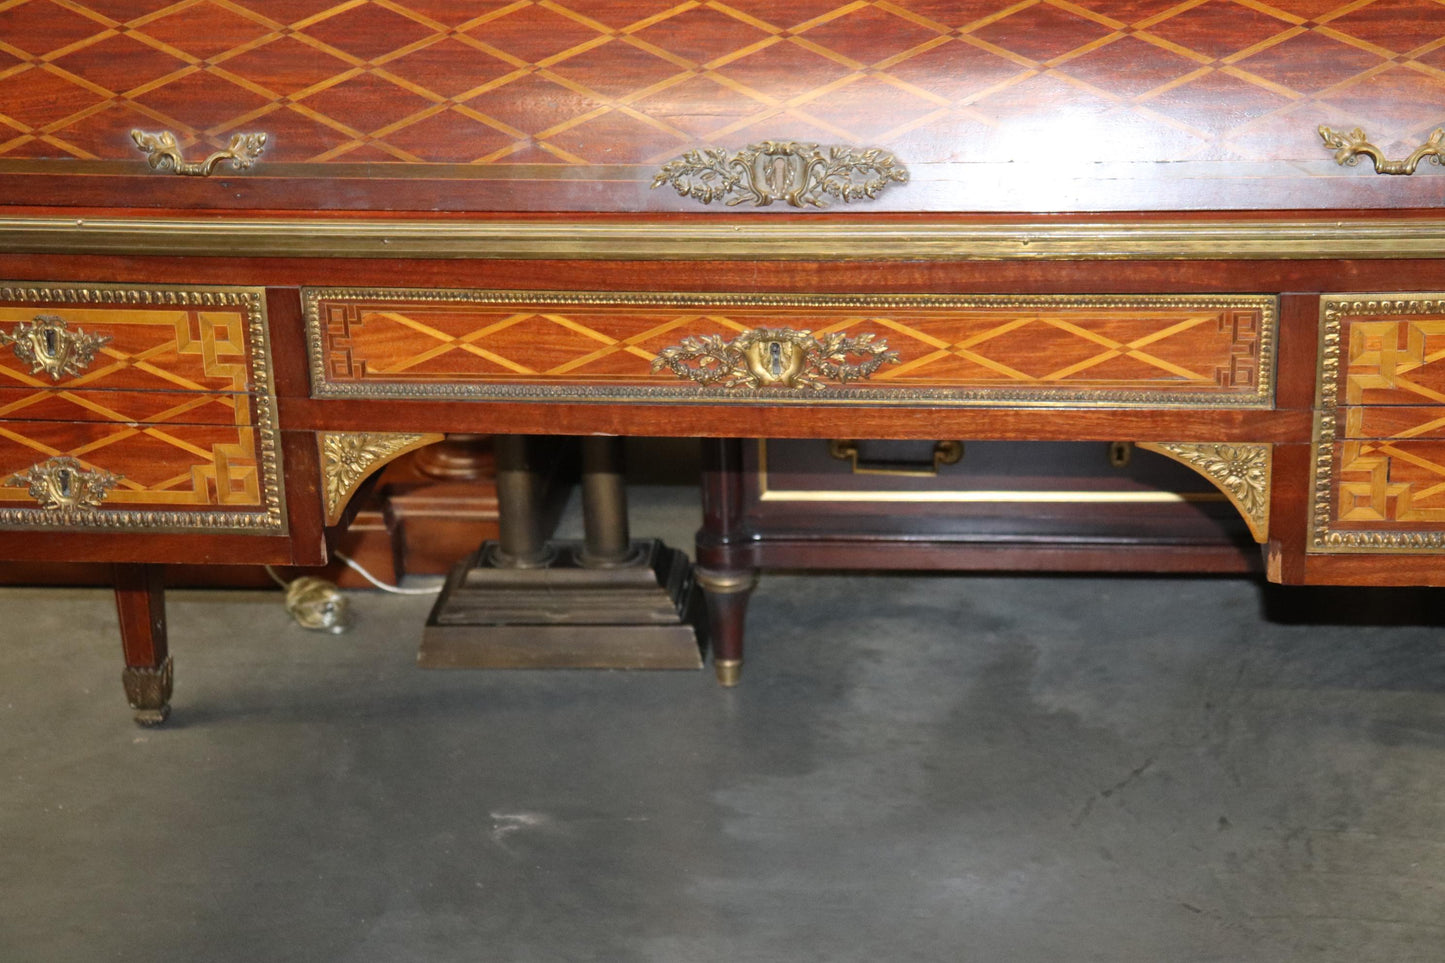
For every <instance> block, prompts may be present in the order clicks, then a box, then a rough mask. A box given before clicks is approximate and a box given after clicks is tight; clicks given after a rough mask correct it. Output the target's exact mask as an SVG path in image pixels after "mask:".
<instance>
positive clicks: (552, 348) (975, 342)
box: [320, 301, 1262, 397]
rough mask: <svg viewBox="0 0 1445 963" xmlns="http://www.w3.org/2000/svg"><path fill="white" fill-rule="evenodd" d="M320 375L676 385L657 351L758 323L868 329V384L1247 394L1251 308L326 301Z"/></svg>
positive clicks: (1253, 331) (1254, 347)
mask: <svg viewBox="0 0 1445 963" xmlns="http://www.w3.org/2000/svg"><path fill="white" fill-rule="evenodd" d="M320 317H322V318H324V319H325V339H324V347H323V358H322V361H323V364H324V368H325V370H326V372H327V375H328V378H329V380H331V381H333V382H346V381H385V382H427V381H453V380H460V381H464V382H465V381H498V382H505V381H518V380H524V381H525V380H530V381H538V382H541V381H555V380H559V379H560V380H565V381H568V382H572V383H578V384H585V383H589V382H593V383H598V384H607V383H616V382H619V381H625V382H656V383H675V378H674V377H673V375H672V374H671V373H670V372H666V371H663V372H656V371H653V370H652V368H651V364H652V362H653V360H655V358H656V357H657V355H658V353H659V352H661V351H662V350H663V349H664V348H667V347H670V346H672V345H675V344H677V343H678V342H680V341H681V340H682V339H683V338H684V337H687V336H698V335H717V336H720V337H722V338H723V340H729V339H731V338H733V337H735V336H736V335H738V334H740V333H742V332H744V331H748V330H752V329H755V328H794V329H801V328H807V329H809V330H812V331H813V332H814V333H815V334H817V335H824V334H829V333H834V332H838V333H846V334H848V335H851V336H857V335H862V334H873V335H875V336H876V337H878V338H881V339H884V340H886V341H887V343H888V347H889V348H890V349H891V350H893V351H896V352H897V354H898V358H899V363H898V364H896V365H890V366H888V367H885V368H883V369H880V370H879V371H878V372H876V373H875V374H874V375H873V378H872V381H873V383H875V384H877V385H891V386H897V387H900V388H903V387H911V388H920V387H928V388H934V387H962V388H969V387H980V386H983V387H994V388H999V387H1002V388H1007V389H1009V390H1015V389H1023V390H1044V391H1047V390H1051V389H1053V390H1076V389H1127V390H1135V391H1160V392H1190V393H1218V394H1221V395H1236V396H1241V397H1253V396H1254V395H1255V394H1256V393H1257V391H1258V389H1259V387H1260V383H1259V370H1260V354H1261V343H1260V332H1261V327H1262V324H1261V321H1262V318H1261V316H1260V313H1259V311H1258V310H1257V309H1239V310H1232V309H1231V310H1225V309H1220V308H1214V307H1209V308H1199V307H1191V306H1187V305H1181V306H1178V307H1167V308H1141V307H1122V308H1115V309H1107V308H1105V309H1099V308H1089V307H1078V306H1065V307H1060V308H1059V309H1056V310H1029V309H1018V308H1004V307H1000V308H990V307H978V308H957V309H945V308H926V307H918V308H888V309H886V310H880V311H870V312H867V313H859V312H857V311H853V310H848V309H844V308H822V307H807V308H787V307H784V308H773V307H763V306H758V307H752V306H728V307H716V308H714V307H702V308H696V309H686V308H680V307H665V306H663V307H658V306H652V305H645V304H638V305H626V306H612V305H587V306H557V307H555V308H542V307H535V306H517V307H508V306H500V307H499V306H492V305H465V306H462V307H458V306H455V305H440V304H426V303H422V304H416V303H385V302H364V303H363V302H350V301H336V302H326V303H323V305H322V308H321V315H320Z"/></svg>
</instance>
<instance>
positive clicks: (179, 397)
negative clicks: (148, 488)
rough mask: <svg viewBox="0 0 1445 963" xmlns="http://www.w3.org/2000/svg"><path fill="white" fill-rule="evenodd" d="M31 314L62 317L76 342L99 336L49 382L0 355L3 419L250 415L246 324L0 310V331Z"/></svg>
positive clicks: (11, 355)
mask: <svg viewBox="0 0 1445 963" xmlns="http://www.w3.org/2000/svg"><path fill="white" fill-rule="evenodd" d="M37 315H40V316H53V317H59V318H61V320H62V321H64V322H65V324H66V328H65V331H66V332H67V333H68V334H71V335H74V336H76V337H77V338H104V339H108V340H105V341H104V343H103V344H101V345H100V346H99V347H98V348H97V349H96V350H95V351H94V356H93V357H92V358H91V360H89V361H88V362H85V363H83V364H79V365H77V366H76V367H77V368H78V369H79V370H76V371H63V372H61V373H59V376H58V377H52V376H51V375H50V374H49V373H48V372H47V371H46V370H44V369H42V370H35V369H36V365H35V364H34V363H33V362H31V361H27V360H26V359H25V358H24V357H22V356H21V355H20V353H18V352H17V350H16V347H15V346H13V345H11V346H3V347H0V419H17V418H19V419H26V420H43V421H109V422H115V423H118V424H126V425H132V426H133V425H135V424H137V423H147V424H159V423H168V424H207V425H231V426H235V427H236V428H240V429H247V430H249V429H250V428H251V427H252V426H253V425H254V424H255V412H254V411H253V405H252V402H251V400H250V398H249V396H248V392H250V391H251V389H252V382H251V367H250V348H249V345H248V343H247V319H246V317H245V316H244V315H243V314H241V313H239V312H237V311H228V310H224V309H221V310H214V311H212V310H198V309H187V308H175V309H159V310H157V309H140V310H132V309H115V308H87V307H72V306H69V305H66V306H55V307H53V308H51V307H47V308H45V309H43V310H42V309H38V308H36V307H35V306H11V307H6V306H0V333H5V334H7V335H13V334H15V333H17V332H21V331H23V329H24V328H25V327H26V326H29V325H32V324H33V323H34V321H35V318H36V317H37Z"/></svg>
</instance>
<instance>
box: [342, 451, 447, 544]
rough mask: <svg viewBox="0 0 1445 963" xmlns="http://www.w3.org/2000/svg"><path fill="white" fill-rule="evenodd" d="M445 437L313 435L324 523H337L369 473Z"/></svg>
mask: <svg viewBox="0 0 1445 963" xmlns="http://www.w3.org/2000/svg"><path fill="white" fill-rule="evenodd" d="M445 437H446V435H443V434H441V433H439V432H432V433H409V432H379V431H322V432H317V434H316V444H317V447H318V448H319V449H320V452H321V476H322V478H323V479H324V480H325V482H326V485H325V488H326V524H328V525H335V524H336V523H337V522H339V521H341V513H342V509H344V508H345V507H346V503H347V502H349V501H350V500H351V496H352V495H354V494H356V490H357V489H358V488H360V487H361V483H362V482H364V481H365V480H366V479H367V478H368V477H369V476H370V475H371V474H372V472H374V471H376V470H377V469H378V468H380V467H382V466H383V465H385V464H386V463H387V462H390V461H392V460H394V459H396V458H399V457H400V456H402V455H404V454H406V453H407V452H409V451H415V450H416V449H418V448H421V447H424V446H426V445H430V444H431V443H432V442H436V441H441V440H442V439H443V438H445Z"/></svg>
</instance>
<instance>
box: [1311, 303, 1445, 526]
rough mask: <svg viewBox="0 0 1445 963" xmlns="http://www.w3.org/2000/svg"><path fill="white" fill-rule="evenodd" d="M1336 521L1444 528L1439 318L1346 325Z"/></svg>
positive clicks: (1444, 332) (1444, 394) (1444, 399)
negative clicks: (1341, 434)
mask: <svg viewBox="0 0 1445 963" xmlns="http://www.w3.org/2000/svg"><path fill="white" fill-rule="evenodd" d="M1343 344H1344V345H1345V351H1344V361H1345V371H1344V374H1345V376H1344V378H1342V379H1341V383H1340V396H1339V398H1338V404H1339V406H1340V408H1341V409H1342V411H1343V425H1342V427H1343V443H1342V444H1340V445H1338V446H1337V449H1338V450H1337V452H1336V459H1337V468H1338V477H1339V494H1338V499H1337V503H1336V517H1337V520H1338V521H1339V522H1342V523H1361V524H1365V525H1367V526H1368V527H1370V528H1371V529H1372V530H1374V529H1379V528H1381V527H1386V528H1388V527H1389V526H1390V525H1393V524H1395V523H1402V524H1404V523H1409V524H1413V525H1417V526H1418V525H1419V524H1422V523H1425V524H1445V315H1441V316H1431V315H1418V316H1414V317H1411V318H1409V319H1401V318H1388V317H1382V318H1380V319H1378V320H1376V319H1368V318H1365V319H1355V320H1350V321H1348V322H1347V323H1346V325H1345V330H1344V332H1343Z"/></svg>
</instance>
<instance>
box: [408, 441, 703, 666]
mask: <svg viewBox="0 0 1445 963" xmlns="http://www.w3.org/2000/svg"><path fill="white" fill-rule="evenodd" d="M496 450H497V501H498V516H499V517H498V522H499V537H498V539H497V541H495V542H487V543H486V544H484V545H483V546H482V547H481V549H480V551H478V552H477V553H476V555H474V556H473V557H472V558H471V559H469V560H468V561H467V562H465V563H463V564H462V565H460V566H458V567H457V569H456V570H454V571H453V572H452V575H451V577H450V578H449V579H448V580H447V584H446V586H445V587H444V588H443V589H442V594H441V596H440V597H439V598H438V599H437V604H436V606H435V607H434V608H433V609H432V613H431V616H430V617H429V618H428V619H427V624H426V628H425V629H424V630H423V632H422V643H421V649H420V651H419V652H418V654H417V664H418V665H421V666H423V667H425V668H456V669H460V668H476V669H521V668H532V669H565V668H600V669H696V668H700V667H701V666H702V659H701V655H700V653H699V649H698V644H697V635H696V633H695V631H694V629H693V626H692V623H691V619H690V613H689V611H688V607H689V606H688V603H689V600H690V598H691V596H692V567H691V565H690V564H689V563H688V560H687V556H686V555H684V554H683V553H682V552H679V551H677V550H675V549H671V548H668V547H667V546H666V545H664V544H662V543H661V542H659V541H657V540H656V539H640V540H637V541H633V540H632V539H631V538H630V537H629V535H628V529H627V496H626V490H625V487H624V479H623V472H622V442H621V439H619V438H586V439H584V440H583V443H582V454H583V467H582V507H583V516H584V517H583V523H584V525H585V529H586V538H585V539H584V540H583V541H582V542H581V543H577V542H554V543H548V542H547V541H546V539H544V538H543V537H542V533H541V528H540V525H539V521H538V520H539V517H540V512H539V505H538V504H537V493H538V491H539V486H538V484H537V477H536V472H535V471H534V470H533V466H532V463H531V461H530V457H529V452H530V443H529V441H528V439H526V438H517V437H513V438H499V439H498V440H497V449H496Z"/></svg>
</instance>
